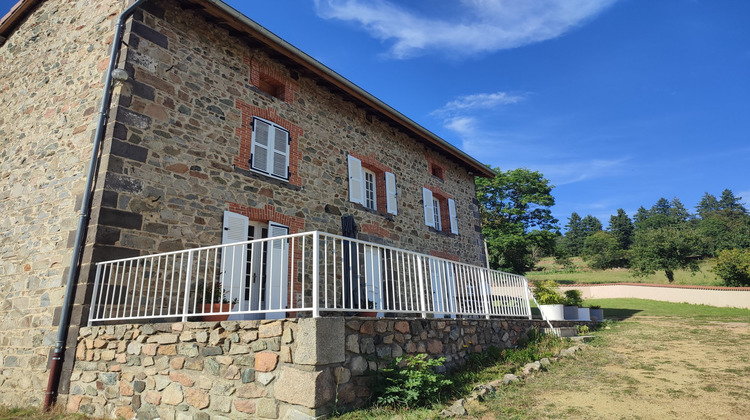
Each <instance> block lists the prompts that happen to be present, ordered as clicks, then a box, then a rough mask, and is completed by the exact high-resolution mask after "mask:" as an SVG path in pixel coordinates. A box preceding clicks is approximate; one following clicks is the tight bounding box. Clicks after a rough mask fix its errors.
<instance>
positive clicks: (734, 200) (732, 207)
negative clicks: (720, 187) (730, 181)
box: [719, 189, 747, 216]
mask: <svg viewBox="0 0 750 420" xmlns="http://www.w3.org/2000/svg"><path fill="white" fill-rule="evenodd" d="M740 200H742V197H735V196H734V193H733V192H732V190H730V189H725V190H724V191H722V192H721V198H719V211H722V212H725V213H727V214H730V215H735V216H741V215H746V214H747V209H746V208H745V206H744V205H743V204H742V202H740Z"/></svg>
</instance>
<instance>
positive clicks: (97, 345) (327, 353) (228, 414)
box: [67, 317, 572, 419]
mask: <svg viewBox="0 0 750 420" xmlns="http://www.w3.org/2000/svg"><path fill="white" fill-rule="evenodd" d="M563 324H565V325H572V324H571V323H565V322H562V323H559V325H558V326H562V325H563ZM543 326H546V324H544V323H542V322H538V321H529V320H455V319H444V320H442V319H429V320H428V319H394V318H389V319H379V320H371V319H367V318H346V319H345V318H341V317H336V318H306V319H297V320H293V319H287V320H279V321H271V320H267V321H225V322H221V323H202V322H188V323H174V324H145V325H117V326H112V325H110V326H99V327H84V328H82V329H81V331H80V334H79V336H78V344H77V347H76V359H77V362H76V364H75V370H74V371H73V373H72V377H71V386H70V396H69V397H68V401H67V409H68V410H69V411H73V412H83V413H86V414H91V415H95V416H102V417H109V418H113V417H118V416H120V417H123V418H133V417H134V416H136V415H137V416H138V418H144V419H151V418H157V417H159V418H166V419H189V418H198V419H200V418H206V419H208V418H211V419H218V418H247V417H257V418H267V419H276V418H309V417H311V416H319V415H324V414H327V413H330V412H331V411H332V410H333V409H334V406H335V405H338V408H339V409H345V408H352V407H357V406H361V405H363V404H365V403H367V402H369V399H370V398H371V392H370V381H371V380H372V375H371V374H370V372H371V371H375V370H377V369H379V368H380V367H382V366H384V365H385V364H386V363H387V362H388V361H390V360H391V358H393V357H398V356H401V355H408V354H416V353H428V354H430V356H431V357H446V359H447V362H446V368H453V367H456V366H460V365H462V364H463V363H464V362H465V361H466V360H467V358H468V355H469V354H470V353H472V352H479V351H482V350H483V349H486V348H488V347H489V346H495V347H498V348H506V347H511V346H514V345H516V343H517V342H518V339H519V338H520V337H522V336H525V335H526V333H527V332H528V331H529V330H530V329H531V328H533V327H543Z"/></svg>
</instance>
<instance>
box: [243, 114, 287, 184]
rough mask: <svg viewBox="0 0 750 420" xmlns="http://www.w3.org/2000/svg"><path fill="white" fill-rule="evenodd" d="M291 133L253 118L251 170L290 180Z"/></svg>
mask: <svg viewBox="0 0 750 420" xmlns="http://www.w3.org/2000/svg"><path fill="white" fill-rule="evenodd" d="M289 143H290V137H289V131H288V130H286V129H284V128H283V127H281V126H280V125H277V124H274V123H272V122H270V121H266V120H264V119H261V118H258V117H254V118H253V140H252V144H251V146H250V150H251V151H252V153H251V155H250V168H251V169H252V170H254V171H257V172H262V173H264V174H266V175H269V176H272V177H274V178H279V179H284V180H288V179H289Z"/></svg>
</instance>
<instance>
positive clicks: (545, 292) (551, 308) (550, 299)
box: [534, 280, 565, 321]
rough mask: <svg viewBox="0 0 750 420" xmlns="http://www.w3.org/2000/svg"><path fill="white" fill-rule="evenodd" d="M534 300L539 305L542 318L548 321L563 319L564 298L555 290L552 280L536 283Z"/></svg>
mask: <svg viewBox="0 0 750 420" xmlns="http://www.w3.org/2000/svg"><path fill="white" fill-rule="evenodd" d="M534 298H535V299H536V302H537V304H539V310H540V311H541V312H542V316H543V317H544V318H546V319H548V320H550V321H562V320H564V319H565V316H564V315H565V312H564V310H563V307H564V306H563V305H564V303H565V298H564V297H563V295H561V294H560V292H558V290H557V283H555V282H554V281H553V280H545V281H543V282H541V283H537V284H536V286H535V287H534Z"/></svg>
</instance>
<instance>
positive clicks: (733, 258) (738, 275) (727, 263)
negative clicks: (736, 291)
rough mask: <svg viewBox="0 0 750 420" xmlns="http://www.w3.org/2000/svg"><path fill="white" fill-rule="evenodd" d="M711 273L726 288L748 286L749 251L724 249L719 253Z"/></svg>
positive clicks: (749, 272) (749, 278) (749, 271)
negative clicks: (719, 279)
mask: <svg viewBox="0 0 750 420" xmlns="http://www.w3.org/2000/svg"><path fill="white" fill-rule="evenodd" d="M713 272H714V273H716V275H717V276H719V277H721V279H722V280H724V284H725V285H727V286H730V287H742V286H750V249H725V250H723V251H721V252H719V255H718V257H716V266H715V267H714V268H713Z"/></svg>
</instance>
